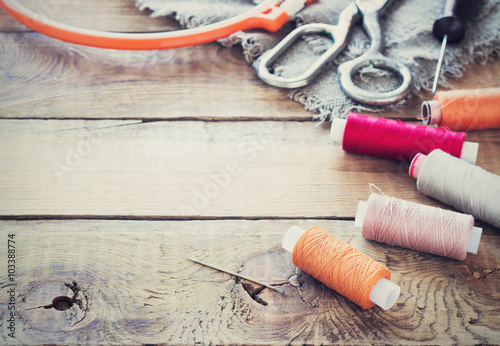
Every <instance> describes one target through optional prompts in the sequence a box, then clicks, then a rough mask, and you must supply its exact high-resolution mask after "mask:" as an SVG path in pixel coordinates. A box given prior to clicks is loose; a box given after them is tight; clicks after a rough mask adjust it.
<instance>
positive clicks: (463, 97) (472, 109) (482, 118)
mask: <svg viewBox="0 0 500 346" xmlns="http://www.w3.org/2000/svg"><path fill="white" fill-rule="evenodd" d="M421 112H422V121H423V122H424V124H425V125H429V124H431V125H433V124H435V125H438V126H447V127H449V128H450V129H452V130H455V131H467V130H482V129H494V128H500V88H487V89H473V90H472V89H471V90H469V89H465V90H448V91H439V92H437V93H436V94H435V95H434V99H433V100H432V101H424V102H423V103H422V108H421Z"/></svg>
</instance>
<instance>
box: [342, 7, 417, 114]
mask: <svg viewBox="0 0 500 346" xmlns="http://www.w3.org/2000/svg"><path fill="white" fill-rule="evenodd" d="M363 26H364V28H365V31H366V33H367V34H368V36H369V38H370V40H371V45H370V48H369V49H368V51H367V52H366V53H365V54H363V55H361V56H360V57H358V58H356V59H354V60H351V61H348V62H345V63H343V64H341V65H340V66H339V67H338V70H337V71H338V75H339V79H340V86H341V87H342V89H343V90H344V92H345V93H346V94H347V95H348V96H349V97H351V98H352V99H354V100H356V101H359V102H362V103H365V104H370V105H377V106H384V105H388V104H392V103H395V102H397V101H400V100H402V99H404V98H405V97H406V96H408V94H409V93H410V91H411V72H410V69H409V68H408V67H407V66H405V65H403V64H402V63H400V62H398V61H396V60H394V59H390V58H387V57H385V56H383V55H382V54H381V53H380V51H381V50H382V47H383V39H382V30H381V28H380V24H379V20H378V11H373V12H369V13H366V12H365V13H363ZM368 66H372V67H375V68H378V69H381V70H389V71H393V72H396V73H397V74H399V75H400V77H401V79H402V83H401V85H400V86H399V87H398V88H396V89H395V90H391V91H388V92H378V91H375V92H374V91H368V90H364V89H362V88H360V87H359V86H357V85H356V84H355V83H354V81H353V80H352V78H353V76H354V75H355V74H356V73H357V72H358V71H359V70H360V69H362V68H364V67H368Z"/></svg>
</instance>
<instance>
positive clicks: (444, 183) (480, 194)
mask: <svg viewBox="0 0 500 346" xmlns="http://www.w3.org/2000/svg"><path fill="white" fill-rule="evenodd" d="M410 176H412V177H414V178H416V179H417V190H418V191H420V192H421V193H423V194H424V195H427V196H430V197H432V198H435V199H437V200H439V201H441V202H443V203H445V204H448V205H451V206H453V207H454V208H456V209H457V210H460V211H462V212H464V213H467V214H471V215H473V216H474V217H475V218H476V219H479V220H482V221H485V222H487V223H489V224H490V225H493V226H495V227H496V228H499V229H500V176H498V175H495V174H493V173H490V172H488V171H486V170H484V169H482V168H481V167H478V166H474V165H471V164H469V163H467V162H465V161H463V160H459V159H457V158H455V157H453V156H451V155H449V154H447V153H445V152H443V151H441V150H434V151H433V152H431V153H430V154H429V155H427V156H426V155H423V154H421V155H417V156H415V159H414V160H413V161H412V163H411V164H410Z"/></svg>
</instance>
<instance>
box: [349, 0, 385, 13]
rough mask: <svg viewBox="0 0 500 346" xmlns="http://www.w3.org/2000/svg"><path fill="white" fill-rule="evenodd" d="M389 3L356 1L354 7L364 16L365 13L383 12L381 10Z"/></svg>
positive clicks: (370, 0)
mask: <svg viewBox="0 0 500 346" xmlns="http://www.w3.org/2000/svg"><path fill="white" fill-rule="evenodd" d="M389 2H390V0H356V1H355V3H356V6H358V8H359V11H360V12H361V13H362V14H363V15H364V14H367V13H376V12H380V11H382V10H383V8H384V7H385V6H386V5H387V4H388V3H389Z"/></svg>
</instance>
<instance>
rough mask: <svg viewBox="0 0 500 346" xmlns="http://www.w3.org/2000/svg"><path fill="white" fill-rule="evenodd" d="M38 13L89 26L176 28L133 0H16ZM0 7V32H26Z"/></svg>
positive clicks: (142, 29) (139, 29)
mask: <svg viewBox="0 0 500 346" xmlns="http://www.w3.org/2000/svg"><path fill="white" fill-rule="evenodd" d="M19 2H20V3H21V4H23V5H24V6H26V7H27V8H28V9H30V10H31V11H33V12H34V13H36V14H38V15H39V16H40V18H47V19H50V20H53V21H56V22H59V23H62V24H68V25H72V26H77V27H81V28H86V29H92V30H105V31H117V32H155V31H169V30H175V29H177V28H178V27H179V26H178V24H177V23H176V22H175V21H174V20H171V19H169V18H166V17H163V18H150V16H149V15H150V13H151V12H150V11H148V10H145V11H139V9H138V8H137V7H136V6H135V1H134V0H106V1H99V0H85V1H82V0H79V1H76V0H72V1H65V0H44V1H40V0H19ZM26 31H31V29H29V28H27V27H25V26H23V25H22V24H19V23H18V22H16V21H15V20H13V19H12V18H10V16H8V15H7V14H6V13H5V12H4V11H2V10H1V9H0V32H26Z"/></svg>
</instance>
